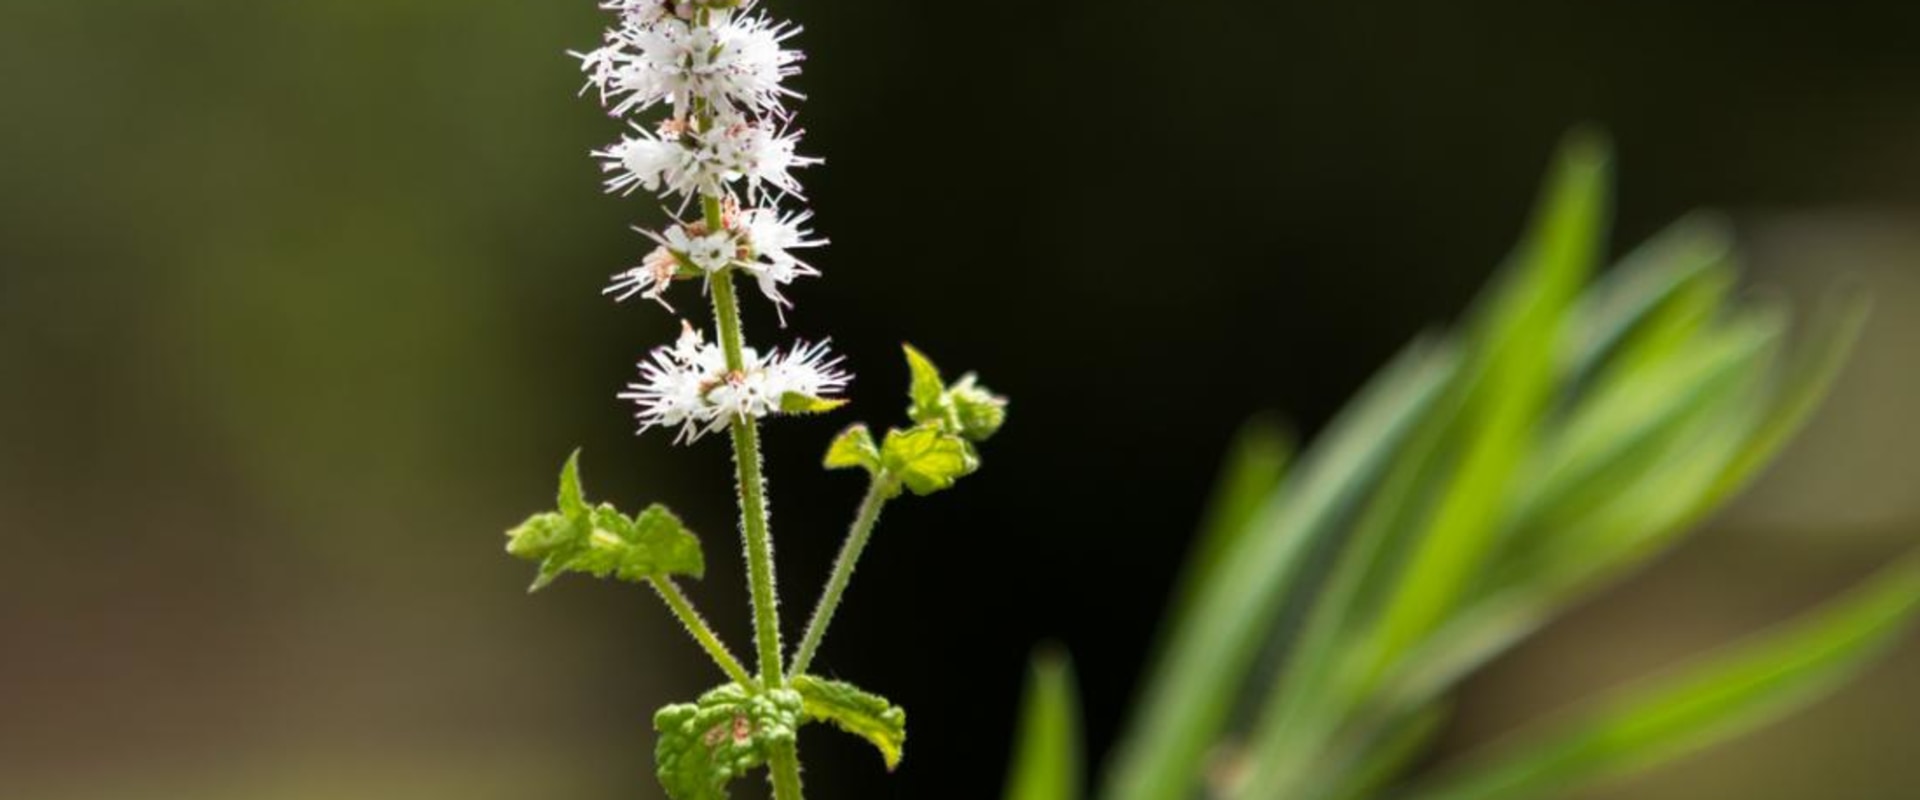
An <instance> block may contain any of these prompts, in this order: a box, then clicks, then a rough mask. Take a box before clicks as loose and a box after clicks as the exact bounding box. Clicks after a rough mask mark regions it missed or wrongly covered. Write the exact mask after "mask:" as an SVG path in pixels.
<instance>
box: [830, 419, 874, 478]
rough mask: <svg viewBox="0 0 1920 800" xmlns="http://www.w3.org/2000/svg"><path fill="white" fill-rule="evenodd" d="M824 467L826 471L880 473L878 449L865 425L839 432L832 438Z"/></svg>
mask: <svg viewBox="0 0 1920 800" xmlns="http://www.w3.org/2000/svg"><path fill="white" fill-rule="evenodd" d="M826 465H827V469H855V468H858V469H864V470H866V471H867V472H869V473H872V472H878V471H880V448H879V446H878V445H875V444H874V443H873V433H872V432H870V431H868V430H867V426H865V425H855V426H853V427H851V428H848V429H846V430H844V431H841V432H840V435H839V436H835V437H833V444H831V445H828V446H827V460H826Z"/></svg>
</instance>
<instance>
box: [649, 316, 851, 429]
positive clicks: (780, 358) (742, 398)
mask: <svg viewBox="0 0 1920 800" xmlns="http://www.w3.org/2000/svg"><path fill="white" fill-rule="evenodd" d="M741 356H742V364H741V367H742V368H741V369H740V370H739V371H733V370H729V369H727V361H726V354H725V352H724V351H722V350H721V348H720V346H719V345H717V344H709V343H707V342H706V341H705V339H704V338H703V337H702V336H701V335H700V333H699V332H698V331H695V330H694V329H693V327H692V326H690V325H686V324H684V323H682V330H681V334H680V339H679V340H678V341H676V342H675V343H674V344H673V345H672V346H670V347H660V348H657V349H655V350H654V351H653V352H652V353H651V354H649V355H648V359H647V360H646V361H642V362H641V363H640V382H638V383H632V384H628V386H627V391H625V392H621V393H620V397H621V399H624V400H631V401H633V402H634V403H635V404H636V405H638V406H639V410H638V411H637V412H636V415H635V416H636V418H637V419H638V420H639V421H640V430H641V431H642V432H645V431H646V430H648V429H650V428H678V429H679V434H678V435H677V436H675V437H674V440H675V441H676V442H678V443H689V442H693V441H695V440H697V439H699V438H700V437H702V436H705V435H707V434H709V433H713V432H715V431H718V430H720V429H722V428H725V427H726V426H727V424H728V423H729V422H731V421H732V420H733V419H734V418H736V417H753V418H759V417H766V416H770V415H773V414H778V413H780V411H781V401H782V400H783V399H784V398H785V397H786V396H787V395H789V394H797V395H801V396H804V397H807V398H811V399H823V398H826V397H827V396H829V395H832V394H835V393H837V392H839V391H841V390H843V389H845V388H846V386H847V384H848V383H849V382H850V381H852V380H853V376H851V375H849V374H847V373H846V372H845V371H844V370H841V369H840V368H839V366H840V361H841V360H840V358H838V357H836V356H834V355H832V353H831V352H829V351H828V349H827V345H826V343H824V342H822V343H819V344H813V345H808V344H804V343H803V344H799V345H796V346H795V347H794V348H793V349H792V350H790V351H788V352H786V353H781V354H775V355H773V356H771V357H762V356H761V355H760V354H759V353H758V352H756V351H755V350H753V349H752V348H746V349H744V350H743V351H742V353H741Z"/></svg>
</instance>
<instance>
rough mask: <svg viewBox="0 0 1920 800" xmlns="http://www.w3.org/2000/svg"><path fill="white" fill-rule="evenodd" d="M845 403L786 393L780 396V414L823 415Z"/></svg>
mask: <svg viewBox="0 0 1920 800" xmlns="http://www.w3.org/2000/svg"><path fill="white" fill-rule="evenodd" d="M846 404H847V401H845V400H839V399H833V398H826V397H814V396H813V395H810V394H801V393H799V392H787V393H786V394H783V395H780V413H782V414H825V413H827V412H829V411H834V410H838V409H839V408H841V407H842V406H845V405H846Z"/></svg>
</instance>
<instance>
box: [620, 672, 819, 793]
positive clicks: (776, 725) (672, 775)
mask: <svg viewBox="0 0 1920 800" xmlns="http://www.w3.org/2000/svg"><path fill="white" fill-rule="evenodd" d="M801 707H802V703H801V699H800V695H799V694H798V693H796V692H793V691H791V690H784V689H783V690H776V691H771V692H766V693H764V694H753V693H751V692H749V691H747V690H746V689H745V688H743V687H741V686H740V685H739V684H728V685H726V686H722V687H720V688H718V689H714V690H713V691H710V692H708V693H706V694H705V695H702V696H701V697H700V700H699V701H698V702H695V703H685V704H680V705H671V706H667V707H666V708H662V709H660V710H659V711H658V712H657V713H655V714H654V716H653V729H654V730H655V731H658V732H659V734H660V739H659V741H658V742H657V743H656V744H655V745H654V751H653V752H654V768H655V774H656V775H657V776H658V777H659V779H660V785H661V787H663V788H665V789H666V790H667V796H668V797H671V798H673V800H725V798H726V797H727V796H728V794H727V785H728V784H730V783H732V782H733V781H734V780H735V779H737V778H739V777H740V776H742V775H744V774H746V773H747V772H749V771H751V770H753V769H755V768H757V767H760V766H762V765H764V764H766V763H767V755H768V753H770V752H772V750H773V748H775V747H777V746H780V745H782V744H791V743H792V742H793V741H794V733H795V731H796V730H797V729H798V728H799V725H800V718H801Z"/></svg>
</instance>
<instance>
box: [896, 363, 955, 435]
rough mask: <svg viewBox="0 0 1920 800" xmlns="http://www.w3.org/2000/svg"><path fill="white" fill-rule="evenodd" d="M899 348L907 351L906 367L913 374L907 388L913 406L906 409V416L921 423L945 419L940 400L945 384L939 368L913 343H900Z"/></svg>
mask: <svg viewBox="0 0 1920 800" xmlns="http://www.w3.org/2000/svg"><path fill="white" fill-rule="evenodd" d="M901 349H903V350H905V351H906V353H907V369H908V371H909V372H911V373H912V376H913V377H912V382H911V383H910V384H909V385H908V388H907V396H908V397H911V398H912V399H913V407H912V408H910V409H908V410H907V416H909V417H912V418H913V421H914V422H917V423H922V424H924V423H928V422H936V421H939V420H942V419H945V417H946V413H947V411H946V408H945V407H943V403H942V400H943V399H944V396H945V395H946V392H947V384H946V382H944V381H942V380H941V379H940V369H939V368H938V367H935V366H934V365H933V361H931V360H929V359H928V358H927V356H926V354H924V353H921V352H920V351H919V350H916V349H914V347H913V345H910V344H908V345H901Z"/></svg>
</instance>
